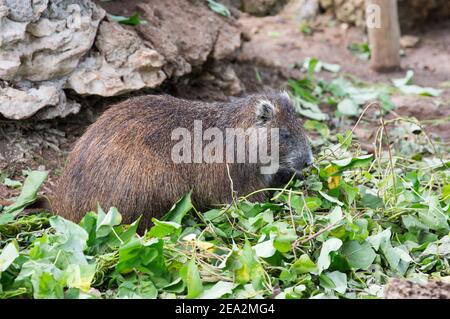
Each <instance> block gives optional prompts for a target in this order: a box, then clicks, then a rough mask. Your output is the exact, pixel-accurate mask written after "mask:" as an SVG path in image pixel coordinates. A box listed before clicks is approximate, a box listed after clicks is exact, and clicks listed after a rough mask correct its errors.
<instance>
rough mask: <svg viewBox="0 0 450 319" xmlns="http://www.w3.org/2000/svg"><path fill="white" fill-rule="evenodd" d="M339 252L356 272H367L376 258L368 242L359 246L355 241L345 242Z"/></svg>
mask: <svg viewBox="0 0 450 319" xmlns="http://www.w3.org/2000/svg"><path fill="white" fill-rule="evenodd" d="M340 252H341V254H342V255H343V256H344V257H346V258H347V260H348V263H349V265H350V266H351V267H352V268H354V269H356V270H357V269H362V270H367V269H368V268H369V267H370V265H372V263H373V261H374V260H375V257H376V256H377V255H376V253H375V252H374V251H373V249H372V248H371V247H370V244H369V243H368V242H364V243H362V244H360V243H359V242H357V241H356V240H351V241H348V242H345V243H344V245H342V247H341V249H340Z"/></svg>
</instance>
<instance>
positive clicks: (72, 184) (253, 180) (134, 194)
mask: <svg viewBox="0 0 450 319" xmlns="http://www.w3.org/2000/svg"><path fill="white" fill-rule="evenodd" d="M261 98H265V99H267V100H270V101H271V102H273V104H274V105H275V106H276V109H277V112H276V113H275V115H274V118H273V119H271V120H270V121H268V122H267V123H265V125H267V126H273V127H280V128H281V127H283V128H285V129H286V130H288V131H290V132H291V133H292V134H293V135H294V138H295V139H296V140H298V141H295V143H296V145H297V146H295V147H297V148H298V147H304V148H305V149H304V150H295V151H296V152H297V153H296V154H302V153H304V152H307V151H309V146H307V142H306V141H307V140H306V136H305V134H304V131H303V128H302V125H301V122H299V120H298V119H297V117H296V116H295V112H294V110H293V108H292V106H291V105H290V102H289V101H288V100H287V98H286V96H285V95H282V94H274V95H264V96H260V95H259V96H258V95H257V96H250V97H247V98H242V99H236V100H235V101H233V102H231V103H202V102H193V101H187V100H181V99H177V98H173V97H170V96H140V97H135V98H131V99H129V100H126V101H124V102H122V103H119V104H117V105H115V106H113V107H111V108H110V109H109V110H107V111H106V112H105V113H104V114H102V115H101V116H100V117H99V118H98V120H97V121H96V122H95V123H94V124H92V125H91V126H90V127H89V128H88V130H87V131H86V132H85V133H84V135H83V136H82V137H81V138H80V139H79V140H78V142H77V143H76V145H75V147H74V149H73V150H72V152H71V153H70V155H69V157H68V161H67V166H66V168H65V171H64V174H63V176H62V177H61V178H60V181H59V184H58V187H57V192H56V196H55V198H54V199H53V201H52V205H53V209H54V211H56V212H57V214H59V215H61V216H63V217H65V218H68V219H71V220H73V221H76V222H79V221H80V219H81V218H82V217H83V216H84V214H85V213H86V212H87V211H89V210H94V209H95V208H96V206H97V203H99V204H100V205H101V206H102V207H103V208H104V209H108V208H109V207H110V206H115V207H117V208H118V210H119V212H120V213H121V214H122V216H123V219H124V222H126V223H130V222H132V221H134V220H135V219H137V218H138V217H139V216H140V215H144V218H143V220H142V222H141V224H142V225H141V226H142V227H148V226H149V224H150V222H151V217H156V218H158V217H160V216H162V215H163V214H165V213H166V212H167V211H168V210H169V209H170V208H171V206H172V205H173V204H174V203H175V202H176V201H177V200H178V199H180V198H181V197H182V196H183V195H184V194H186V193H187V192H189V191H190V190H192V191H193V195H192V198H193V202H194V204H195V205H196V207H197V208H199V209H205V208H207V207H210V206H211V205H214V204H221V203H227V202H230V200H231V198H232V197H231V186H230V185H231V184H230V179H229V176H228V173H227V167H226V164H225V163H220V164H219V163H217V164H207V163H199V164H175V163H173V162H172V160H171V150H172V147H173V145H174V144H175V143H177V142H178V141H172V140H171V132H172V130H173V129H174V128H176V127H185V128H188V129H189V130H191V131H192V128H193V121H194V120H202V121H203V130H204V129H206V128H208V127H218V128H223V129H224V128H226V127H240V128H248V127H251V126H255V125H257V124H256V123H257V117H256V115H255V105H256V103H258V101H259V100H260V99H261ZM282 138H283V137H281V139H282ZM295 143H294V144H295ZM299 143H300V144H299ZM280 144H281V148H283V147H286V145H287V144H289V143H283V141H281V143H280ZM299 145H300V146H299ZM305 145H306V146H305ZM288 148H289V147H288ZM306 148H307V149H306ZM283 152H284V153H285V154H287V152H288V150H282V149H281V150H280V155H283ZM291 153H292V152H291ZM281 160H282V161H283V159H281ZM285 162H286V160H285ZM229 169H230V175H231V178H232V180H233V186H234V190H235V191H236V192H237V194H238V195H246V194H248V193H250V192H252V191H254V190H257V189H261V188H264V187H267V186H270V184H271V181H272V180H273V178H272V177H269V178H268V177H267V176H263V175H261V174H260V171H259V165H258V164H248V163H244V164H229ZM261 196H262V195H261V194H260V195H259V196H257V197H256V198H254V199H262V197H261Z"/></svg>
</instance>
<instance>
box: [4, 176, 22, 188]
mask: <svg viewBox="0 0 450 319" xmlns="http://www.w3.org/2000/svg"><path fill="white" fill-rule="evenodd" d="M3 184H5V186H7V187H11V188H18V187H21V186H22V183H21V182H19V181H14V180H12V179H9V178H8V177H6V178H5V180H4V181H3Z"/></svg>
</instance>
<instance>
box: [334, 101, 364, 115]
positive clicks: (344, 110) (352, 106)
mask: <svg viewBox="0 0 450 319" xmlns="http://www.w3.org/2000/svg"><path fill="white" fill-rule="evenodd" d="M337 110H338V111H339V113H340V114H343V115H347V116H355V115H358V114H359V106H358V104H356V103H355V101H353V100H352V99H348V98H347V99H343V100H342V101H341V102H339V104H338V105H337Z"/></svg>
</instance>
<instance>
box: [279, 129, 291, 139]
mask: <svg viewBox="0 0 450 319" xmlns="http://www.w3.org/2000/svg"><path fill="white" fill-rule="evenodd" d="M280 136H281V138H282V139H288V138H290V137H291V134H289V132H288V131H285V130H282V131H281V132H280Z"/></svg>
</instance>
